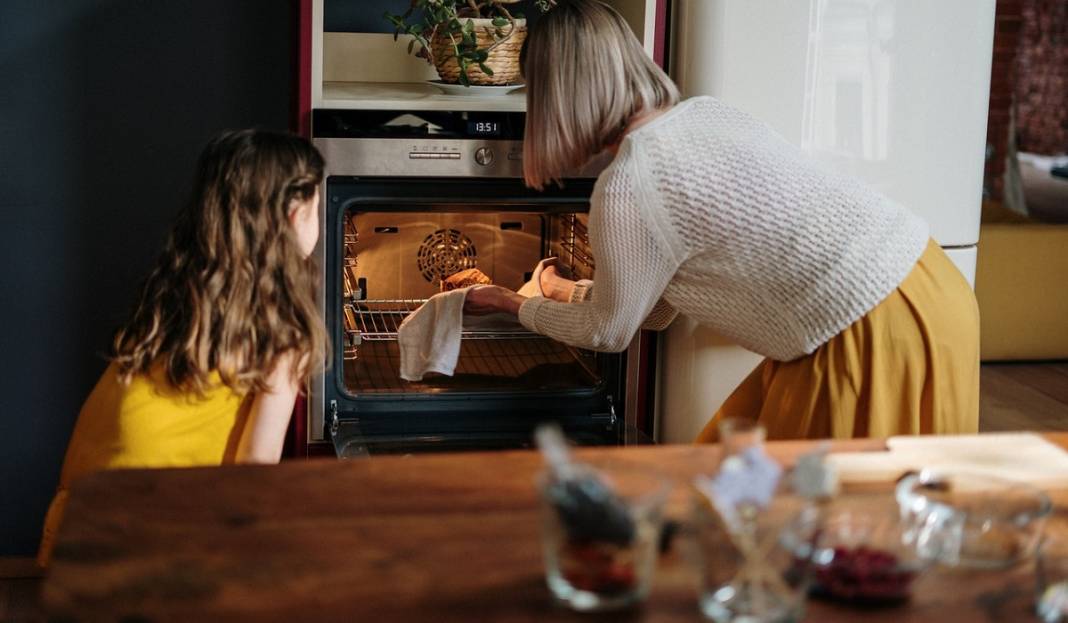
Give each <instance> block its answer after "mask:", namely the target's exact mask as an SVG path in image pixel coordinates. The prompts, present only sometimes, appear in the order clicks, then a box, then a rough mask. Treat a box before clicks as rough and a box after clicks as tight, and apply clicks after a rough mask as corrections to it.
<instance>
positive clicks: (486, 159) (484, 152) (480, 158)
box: [475, 147, 493, 166]
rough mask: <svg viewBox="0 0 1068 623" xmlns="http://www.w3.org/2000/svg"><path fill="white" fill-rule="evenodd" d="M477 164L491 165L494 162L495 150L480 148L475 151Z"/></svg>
mask: <svg viewBox="0 0 1068 623" xmlns="http://www.w3.org/2000/svg"><path fill="white" fill-rule="evenodd" d="M475 162H477V163H479V164H481V165H482V166H486V165H488V164H491V163H492V162H493V150H492V149H490V148H489V147H479V148H478V150H477V151H475Z"/></svg>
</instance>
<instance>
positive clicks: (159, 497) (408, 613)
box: [42, 434, 1068, 623]
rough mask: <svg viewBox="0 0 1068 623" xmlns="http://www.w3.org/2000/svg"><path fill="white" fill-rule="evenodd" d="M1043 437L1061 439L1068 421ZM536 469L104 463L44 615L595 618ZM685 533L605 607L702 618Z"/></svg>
mask: <svg viewBox="0 0 1068 623" xmlns="http://www.w3.org/2000/svg"><path fill="white" fill-rule="evenodd" d="M1047 437H1048V438H1049V439H1050V440H1051V441H1054V442H1055V443H1057V444H1058V445H1061V446H1062V447H1068V434H1059V435H1049V436H1047ZM811 447H812V444H811V443H808V442H782V443H772V444H769V452H770V454H772V456H774V457H775V458H776V459H778V460H780V461H781V462H782V463H784V464H786V465H790V464H791V463H792V462H793V461H794V460H795V458H796V457H797V456H798V455H799V454H800V453H801V452H804V451H806V450H808V449H811ZM833 449H834V450H836V451H837V450H871V451H880V450H883V449H884V445H883V443H882V442H881V441H878V440H863V441H848V442H835V444H834V446H833ZM580 455H582V456H602V455H611V456H612V457H613V458H614V459H618V460H621V461H625V462H633V463H635V464H646V465H655V466H656V467H657V468H658V469H659V470H660V471H662V472H664V473H666V474H669V475H671V476H673V477H675V478H677V479H678V481H679V482H686V481H688V480H689V479H691V478H692V477H693V475H695V474H697V473H707V472H708V471H710V469H711V467H712V466H714V465H716V463H717V455H718V449H717V448H716V447H713V446H700V447H698V446H655V447H630V448H612V449H588V450H583V451H581V452H580ZM540 467H541V464H540V458H539V457H538V456H537V455H536V454H535V453H533V452H528V451H518V452H499V453H474V454H454V455H426V456H415V457H381V458H378V457H376V458H372V459H369V460H352V461H329V460H320V461H306V462H291V463H284V464H282V465H276V466H235V467H222V468H210V469H209V468H204V469H180V470H129V471H113V472H103V473H99V474H96V475H93V476H90V477H88V478H86V479H85V480H83V481H81V482H79V483H78V484H77V486H76V487H75V488H74V489H73V491H72V495H71V498H70V503H69V506H68V508H67V521H66V522H65V523H64V525H63V528H62V530H61V532H60V537H59V543H58V546H57V548H56V552H55V558H54V561H53V566H52V568H51V570H50V572H49V577H48V579H47V581H46V583H45V585H44V588H43V593H42V598H43V601H44V604H45V608H46V610H47V612H48V613H49V614H51V615H53V616H55V617H60V618H65V617H71V618H75V619H77V620H87V621H91V620H120V619H127V620H137V621H208V620H227V621H246V620H247V621H253V620H255V621H313V620H315V621H319V620H322V621H329V620H335V621H359V620H377V621H427V620H434V621H440V620H450V621H465V622H471V621H509V622H512V621H516V622H518V621H543V620H563V621H567V620H576V621H578V620H582V621H589V620H591V619H593V620H600V619H601V618H602V617H599V616H592V617H591V616H590V615H578V614H572V613H570V612H567V611H566V610H564V609H563V608H562V607H560V606H558V605H556V604H554V603H553V601H552V599H551V597H550V595H549V592H548V589H547V588H546V586H545V581H544V575H543V567H542V559H541V551H540V540H539V535H540V532H539V530H540V524H539V514H538V506H537V504H538V502H537V498H536V492H535V490H534V485H533V483H534V478H535V474H536V473H537V472H538V471H539V469H540ZM869 495H879V494H871V493H869ZM881 495H888V493H885V492H884V493H882V494H881ZM685 496H686V493H685V491H684V488H683V487H676V491H675V494H673V497H672V500H671V502H670V503H669V514H680V513H684V512H685V506H686V497H685ZM1054 497H1055V502H1056V503H1057V505H1058V507H1059V508H1066V507H1068V497H1065V496H1061V495H1060V494H1056V495H1055V496H1054ZM679 549H680V548H678V547H675V548H673V549H672V551H671V552H670V553H669V554H667V555H666V556H664V557H663V558H662V559H661V561H660V564H659V567H658V570H657V575H656V580H655V583H654V586H653V589H652V592H651V594H650V597H649V599H648V602H647V603H646V604H644V606H642V607H641V608H639V609H637V610H633V611H631V612H628V613H625V614H623V615H620V614H618V613H617V614H613V615H604V616H603V618H604V619H605V620H614V621H617V620H627V621H630V620H634V621H697V620H700V615H699V613H698V610H697V595H696V589H695V587H696V575H695V572H694V571H693V569H692V568H691V566H690V565H689V564H688V562H687V561H686V560H685V556H684V555H683V554H682V553H681V552H679V551H678V550H679ZM1033 585H1034V583H1033V571H1032V568H1031V565H1030V564H1026V565H1021V566H1020V567H1018V568H1016V569H1014V570H1012V571H1008V572H999V573H991V572H985V573H979V572H973V573H965V572H959V571H957V572H954V571H947V570H941V569H938V570H935V571H931V572H929V573H927V574H926V575H925V576H923V577H922V578H921V579H920V581H919V582H918V583H917V586H916V588H915V592H914V595H913V598H912V601H911V603H909V604H907V605H905V606H899V607H894V608H890V609H883V610H855V609H850V608H848V607H845V606H841V605H836V604H831V603H826V602H820V601H812V600H810V601H809V603H808V606H807V616H806V619H805V620H806V621H820V622H823V621H827V622H836V621H854V620H858V619H863V620H864V621H866V622H870V623H876V622H880V621H895V622H908V621H939V622H943V621H954V622H958V621H992V622H993V621H998V622H1000V621H1026V620H1032V619H1033V618H1032V615H1031V614H1030V613H1031V602H1032V599H1033Z"/></svg>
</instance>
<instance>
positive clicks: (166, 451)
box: [37, 363, 251, 566]
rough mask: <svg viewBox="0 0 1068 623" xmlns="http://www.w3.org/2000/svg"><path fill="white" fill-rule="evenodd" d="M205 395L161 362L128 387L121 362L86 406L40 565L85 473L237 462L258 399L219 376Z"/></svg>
mask: <svg viewBox="0 0 1068 623" xmlns="http://www.w3.org/2000/svg"><path fill="white" fill-rule="evenodd" d="M212 380H213V381H214V387H213V388H212V389H211V390H209V391H208V392H207V393H206V394H205V395H204V396H199V397H198V396H196V395H190V394H188V393H185V392H181V391H178V390H176V389H174V388H173V387H172V386H171V385H170V383H169V382H168V381H167V376H166V372H165V371H164V369H163V367H162V366H157V367H156V368H155V369H153V371H152V372H151V373H150V374H148V375H138V376H135V377H134V378H133V379H132V380H131V381H130V383H129V384H123V383H122V381H120V380H119V376H118V370H117V367H116V365H115V364H114V363H112V364H111V365H109V366H108V368H107V370H105V371H104V375H103V376H102V377H101V378H100V380H99V381H98V382H97V384H96V387H94V388H93V391H92V393H90V394H89V397H88V398H87V399H86V401H85V404H84V405H82V410H81V412H80V413H79V414H78V421H77V423H76V424H75V426H74V433H73V435H72V436H71V440H70V444H69V445H68V446H67V456H66V458H65V459H64V461H63V471H62V472H61V474H60V477H59V487H58V488H57V491H56V497H55V498H54V499H53V500H52V505H51V506H50V507H49V509H48V515H47V516H46V517H45V525H44V532H43V535H42V537H41V547H40V550H39V551H38V554H37V560H38V563H40V564H41V565H42V566H47V564H48V561H49V560H50V559H51V555H52V546H53V544H54V539H55V536H56V531H57V530H58V528H59V524H60V521H61V520H62V518H63V510H64V507H65V506H66V501H67V490H68V488H69V487H70V485H71V484H72V483H73V482H75V481H76V480H77V479H78V478H80V477H82V476H84V475H86V474H89V473H92V472H95V471H98V470H102V469H119V468H133V467H188V466H194V465H221V464H224V463H232V462H233V461H234V455H235V453H236V450H237V444H238V441H239V440H240V439H241V433H242V431H243V430H244V425H245V422H246V420H247V418H248V407H249V405H250V404H251V401H249V400H246V399H245V398H246V396H243V395H241V394H238V393H236V392H234V391H233V390H231V389H230V388H228V387H226V386H225V385H223V384H222V382H221V380H220V379H219V375H218V373H214V374H213V375H212Z"/></svg>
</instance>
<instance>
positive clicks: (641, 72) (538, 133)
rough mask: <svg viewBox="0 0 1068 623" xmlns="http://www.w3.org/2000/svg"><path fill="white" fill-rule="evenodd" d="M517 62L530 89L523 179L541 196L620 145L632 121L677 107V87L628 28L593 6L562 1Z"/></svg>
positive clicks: (587, 1) (611, 12) (588, 0)
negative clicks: (647, 113) (548, 187)
mask: <svg viewBox="0 0 1068 623" xmlns="http://www.w3.org/2000/svg"><path fill="white" fill-rule="evenodd" d="M520 63H521V64H522V67H523V76H524V78H525V79H526V83H527V120H526V130H525V132H524V142H523V177H524V178H525V180H526V183H527V185H528V186H530V187H532V188H537V189H539V190H540V189H542V188H544V187H545V185H546V184H548V183H549V182H556V183H557V184H559V183H560V180H561V179H562V178H563V177H564V175H565V174H567V173H569V172H574V171H575V170H577V169H578V168H580V167H581V166H582V165H583V164H585V163H586V162H587V161H588V160H589V159H590V158H592V157H593V156H595V155H597V154H598V153H600V152H601V151H602V150H603V149H604V148H605V147H607V146H609V145H612V144H614V143H616V142H617V141H619V140H620V138H621V136H622V134H623V131H624V130H625V129H626V127H627V123H628V122H629V121H630V119H631V118H632V117H633V116H634V115H635V114H637V113H639V112H642V111H652V110H656V109H660V108H667V107H670V106H673V105H675V104H676V103H678V101H679V91H678V88H676V86H675V84H674V83H673V82H672V81H671V79H670V78H668V77H667V75H666V74H665V73H664V72H663V71H662V70H661V69H660V68H659V67H658V66H657V65H656V63H654V62H653V60H652V59H651V58H649V56H648V55H647V54H646V53H645V50H643V49H642V47H641V44H639V43H638V40H637V38H635V36H634V33H633V32H631V29H630V26H628V25H627V22H626V21H624V20H623V18H622V17H621V16H620V15H619V13H617V12H616V11H615V9H612V8H611V7H609V6H607V5H605V4H603V3H601V2H598V1H597V0H562V1H561V2H559V3H558V4H557V5H556V6H555V7H554V8H553V9H551V10H550V11H549V12H548V13H546V14H545V15H543V16H542V17H541V18H540V19H539V20H538V21H537V22H536V23H535V24H534V26H533V27H532V28H531V30H530V33H529V34H528V35H527V40H526V44H525V47H524V49H523V53H522V55H521V59H520Z"/></svg>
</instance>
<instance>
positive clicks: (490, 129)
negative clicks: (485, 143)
mask: <svg viewBox="0 0 1068 623" xmlns="http://www.w3.org/2000/svg"><path fill="white" fill-rule="evenodd" d="M467 133H468V134H470V135H472V136H500V135H501V124H500V122H499V121H468V122H467Z"/></svg>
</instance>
